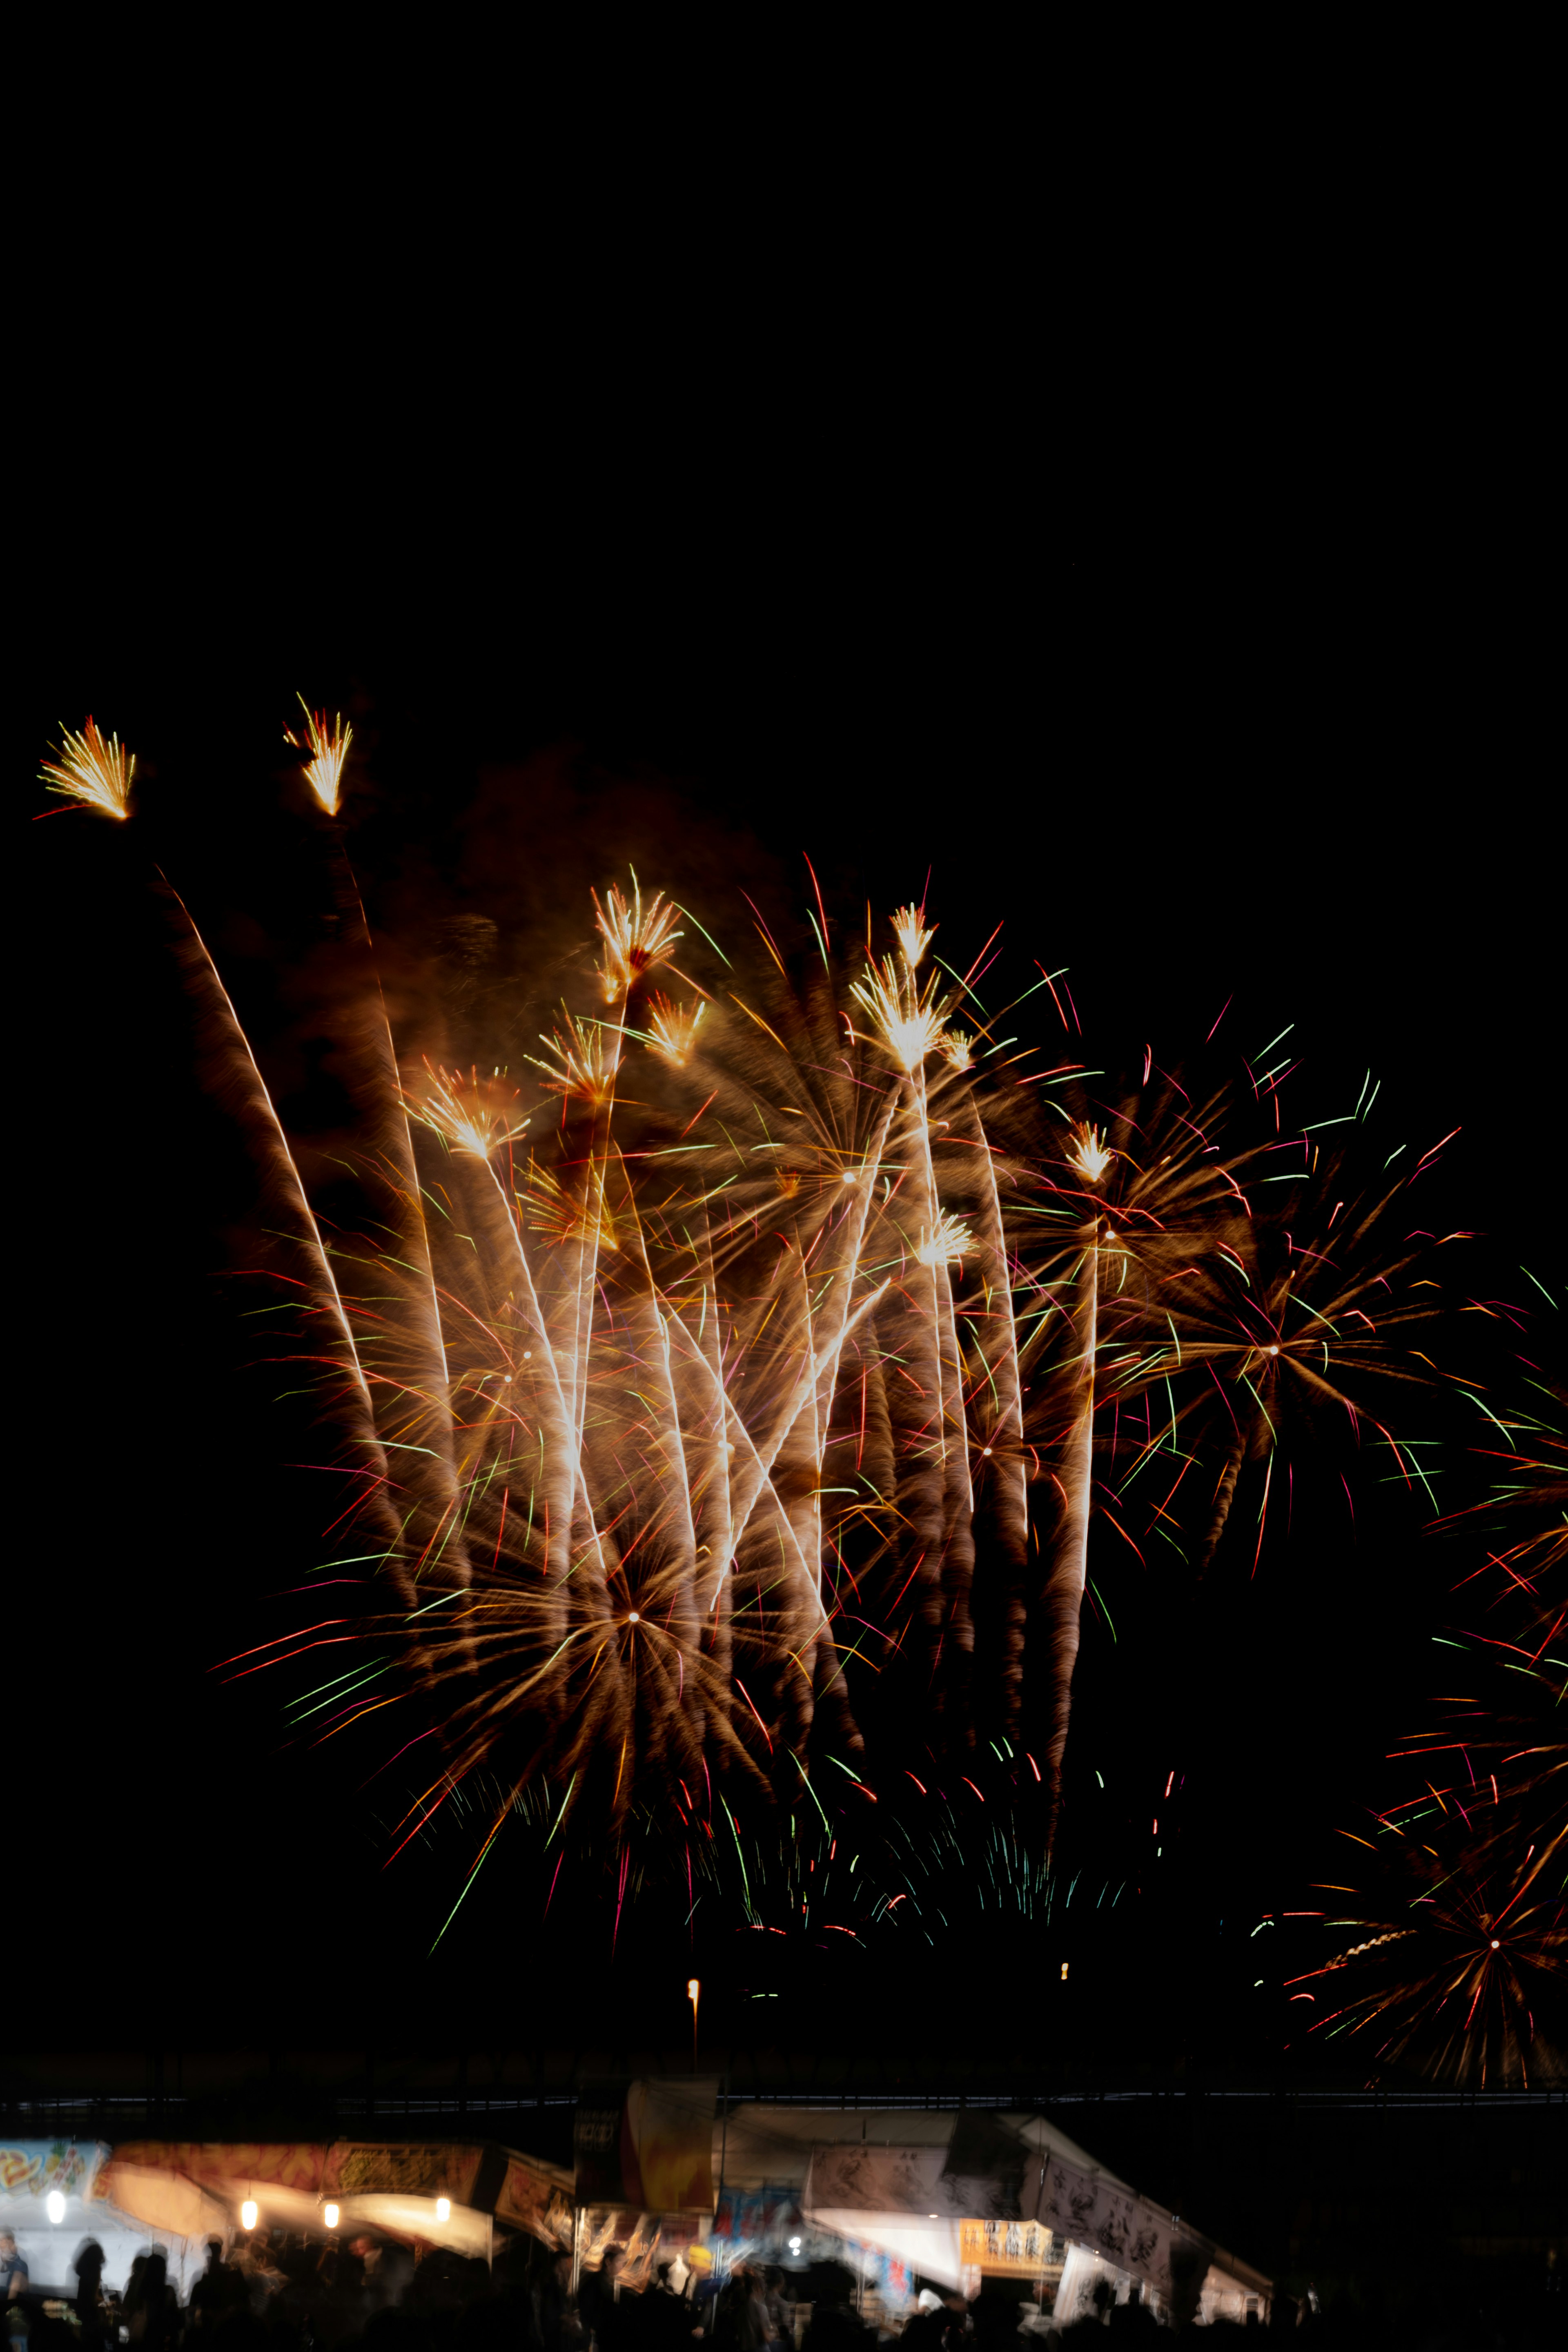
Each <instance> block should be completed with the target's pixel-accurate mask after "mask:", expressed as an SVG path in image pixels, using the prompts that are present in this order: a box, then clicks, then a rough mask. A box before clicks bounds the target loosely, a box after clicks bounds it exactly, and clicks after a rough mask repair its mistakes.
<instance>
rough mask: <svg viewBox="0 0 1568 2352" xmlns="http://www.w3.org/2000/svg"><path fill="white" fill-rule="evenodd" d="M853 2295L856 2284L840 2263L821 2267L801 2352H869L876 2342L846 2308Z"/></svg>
mask: <svg viewBox="0 0 1568 2352" xmlns="http://www.w3.org/2000/svg"><path fill="white" fill-rule="evenodd" d="M854 2292H855V2281H854V2279H853V2277H852V2276H851V2275H850V2273H849V2272H848V2271H847V2269H846V2268H845V2266H844V2264H843V2263H823V2265H822V2269H821V2273H820V2284H819V2285H818V2286H817V2290H816V2302H815V2304H814V2305H812V2311H811V2324H810V2326H808V2327H807V2329H806V2331H805V2336H804V2337H803V2339H802V2343H801V2352H868V2347H869V2346H870V2345H871V2344H872V2343H873V2342H874V2341H875V2338H874V2337H873V2336H872V2334H871V2331H870V2329H869V2328H868V2326H867V2325H866V2323H865V2321H864V2320H863V2319H861V2318H860V2317H859V2316H858V2314H856V2313H855V2312H853V2311H851V2310H850V2308H849V2298H850V2296H851V2295H852V2294H854Z"/></svg>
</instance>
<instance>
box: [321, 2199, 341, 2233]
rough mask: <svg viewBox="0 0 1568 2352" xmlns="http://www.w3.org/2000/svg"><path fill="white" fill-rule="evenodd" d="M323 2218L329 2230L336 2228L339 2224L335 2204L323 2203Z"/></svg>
mask: <svg viewBox="0 0 1568 2352" xmlns="http://www.w3.org/2000/svg"><path fill="white" fill-rule="evenodd" d="M321 2219H322V2221H324V2222H325V2223H326V2225H327V2227H328V2229H329V2230H335V2229H336V2228H337V2226H338V2209H337V2207H336V2206H335V2205H323V2206H322V2208H321Z"/></svg>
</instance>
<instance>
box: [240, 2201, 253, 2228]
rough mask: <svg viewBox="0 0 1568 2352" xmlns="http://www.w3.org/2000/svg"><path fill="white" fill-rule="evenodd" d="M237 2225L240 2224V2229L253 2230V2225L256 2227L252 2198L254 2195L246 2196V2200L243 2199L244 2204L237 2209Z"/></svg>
mask: <svg viewBox="0 0 1568 2352" xmlns="http://www.w3.org/2000/svg"><path fill="white" fill-rule="evenodd" d="M239 2226H240V2228H241V2229H242V2230H254V2229H255V2227H256V2200H255V2198H254V2197H247V2199H246V2200H245V2202H244V2204H243V2205H242V2206H241V2207H240V2209H239Z"/></svg>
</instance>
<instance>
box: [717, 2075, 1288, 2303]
mask: <svg viewBox="0 0 1568 2352" xmlns="http://www.w3.org/2000/svg"><path fill="white" fill-rule="evenodd" d="M714 2168H715V2171H716V2172H717V2173H718V2174H719V2176H720V2179H721V2183H722V2187H721V2195H720V2211H721V2214H722V2212H723V2210H724V2207H725V2201H726V2199H727V2198H729V2197H732V2196H734V2195H735V2194H736V2193H737V2192H744V2193H747V2194H750V2195H751V2196H752V2197H757V2198H762V2199H763V2200H770V2199H771V2200H773V2203H774V2205H775V2206H776V2207H777V2208H778V2209H779V2210H783V2209H784V2205H785V2204H786V2202H787V2200H791V2199H793V2200H795V2207H796V2209H797V2210H798V2212H799V2216H800V2225H799V2228H798V2230H797V2231H795V2233H794V2235H793V2236H792V2238H791V2239H789V2240H787V2241H785V2244H786V2245H787V2247H788V2249H789V2251H788V2252H784V2250H783V2249H782V2248H781V2249H779V2250H778V2251H774V2250H773V2248H770V2249H769V2252H768V2258H769V2259H784V2260H786V2261H787V2260H789V2259H790V2258H791V2257H792V2256H793V2257H794V2258H795V2260H800V2259H803V2258H809V2257H810V2255H811V2254H813V2253H815V2252H817V2251H819V2250H820V2248H821V2245H822V2242H823V2241H824V2240H836V2241H837V2242H838V2243H839V2245H840V2246H841V2247H842V2249H843V2251H844V2253H845V2254H846V2256H847V2259H848V2260H849V2262H850V2264H851V2267H853V2268H855V2269H856V2270H857V2271H858V2273H859V2274H860V2276H861V2277H862V2279H863V2280H865V2282H866V2283H867V2284H868V2286H872V2287H875V2288H877V2289H879V2291H880V2292H881V2294H882V2295H883V2297H884V2300H887V2301H890V2302H894V2303H896V2302H897V2301H898V2299H899V2297H900V2290H901V2292H902V2293H903V2294H904V2295H906V2296H907V2294H909V2293H910V2292H911V2291H912V2288H913V2285H914V2284H915V2283H916V2282H917V2281H929V2282H931V2283H932V2284H938V2285H941V2286H946V2287H950V2288H953V2289H958V2290H962V2291H963V2292H965V2293H970V2292H973V2290H974V2289H975V2288H976V2287H977V2286H978V2285H980V2284H982V2282H983V2281H984V2279H985V2278H987V2277H992V2278H994V2277H1002V2276H1005V2277H1011V2278H1013V2279H1015V2280H1019V2281H1025V2282H1027V2281H1030V2280H1032V2281H1034V2282H1035V2283H1036V2288H1037V2294H1038V2296H1039V2298H1040V2302H1041V2307H1042V2309H1043V2310H1049V2309H1051V2308H1052V2306H1053V2300H1054V2308H1055V2313H1056V2316H1057V2317H1058V2319H1065V2318H1067V2317H1069V2316H1072V2315H1074V2314H1075V2313H1076V2312H1078V2311H1079V2310H1080V2309H1084V2308H1088V2307H1089V2304H1090V2302H1091V2301H1092V2298H1093V2294H1094V2291H1095V2288H1096V2286H1097V2285H1098V2284H1100V2282H1101V2281H1105V2282H1108V2283H1109V2290H1110V2294H1112V2295H1113V2296H1114V2297H1115V2299H1116V2300H1118V2301H1126V2300H1127V2299H1128V2298H1129V2297H1130V2296H1131V2299H1133V2300H1145V2301H1147V2302H1149V2303H1151V2304H1152V2305H1156V2306H1162V2307H1165V2308H1169V2306H1170V2305H1171V2304H1172V2302H1173V2300H1175V2299H1179V2298H1180V2297H1181V2296H1182V2295H1183V2294H1184V2293H1185V2294H1186V2297H1187V2299H1188V2300H1189V2301H1190V2300H1193V2299H1194V2297H1195V2299H1196V2301H1197V2304H1198V2307H1199V2309H1200V2311H1201V2313H1202V2315H1204V2316H1205V2317H1215V2316H1220V2315H1225V2316H1227V2317H1228V2316H1236V2317H1244V2316H1245V2315H1246V2314H1247V2311H1249V2310H1253V2311H1257V2312H1258V2314H1259V2315H1262V2316H1265V2317H1266V2316H1267V2314H1268V2303H1269V2298H1270V2296H1271V2294H1272V2288H1271V2284H1270V2282H1269V2281H1268V2279H1267V2278H1265V2277H1264V2276H1263V2275H1262V2273H1259V2272H1258V2271H1255V2270H1253V2269H1252V2268H1251V2267H1250V2266H1249V2265H1248V2264H1247V2263H1242V2262H1240V2261H1238V2260H1237V2257H1236V2256H1235V2255H1233V2254H1230V2253H1228V2252H1226V2251H1225V2249H1224V2248H1222V2247H1219V2246H1216V2245H1215V2244H1214V2243H1213V2242H1211V2241H1210V2240H1209V2239H1207V2238H1205V2237H1204V2236H1202V2235H1201V2233H1200V2232H1199V2231H1196V2230H1194V2229H1193V2228H1192V2226H1191V2225H1190V2224H1189V2223H1188V2222H1186V2221H1184V2220H1182V2219H1180V2218H1178V2217H1177V2216H1174V2215H1173V2214H1171V2213H1169V2212H1166V2211H1163V2210H1161V2209H1159V2208H1158V2207H1156V2206H1155V2205H1154V2204H1152V2202H1151V2200H1149V2199H1147V2198H1145V2197H1142V2196H1141V2195H1140V2194H1139V2192H1138V2191H1137V2190H1136V2189H1133V2188H1132V2187H1131V2185H1130V2184H1129V2183H1128V2182H1126V2181H1124V2180H1121V2179H1119V2178H1118V2177H1117V2175H1116V2174H1114V2173H1112V2172H1110V2171H1109V2170H1108V2169H1107V2168H1105V2167H1104V2166H1103V2165H1101V2164H1100V2163H1098V2162H1097V2161H1096V2159H1095V2158H1093V2157H1092V2156H1090V2155H1089V2152H1088V2151H1087V2150H1086V2149H1084V2148H1081V2147H1079V2146H1078V2145H1077V2143H1076V2142H1075V2141H1073V2140H1071V2139H1069V2138H1068V2136H1067V2134H1066V2133H1065V2132H1063V2131H1061V2130H1060V2129H1059V2128H1058V2126H1056V2125H1055V2124H1053V2123H1050V2122H1048V2121H1047V2119H1046V2118H1045V2117H1043V2116H1026V2115H1004V2114H997V2113H994V2112H988V2111H984V2110H974V2109H966V2110H963V2111H961V2112H960V2113H959V2114H958V2115H957V2116H954V2115H952V2113H948V2114H940V2113H932V2112H931V2111H928V2110H919V2109H915V2110H911V2109H895V2110H892V2111H884V2112H879V2113H868V2112H858V2113H857V2112H853V2111H848V2110H842V2109H828V2110H824V2109H821V2108H809V2107H783V2106H764V2105H748V2106H744V2107H741V2108H738V2109H737V2110H736V2111H735V2113H734V2114H732V2115H731V2116H727V2117H725V2118H723V2119H722V2120H721V2124H720V2126H718V2128H717V2129H716V2131H715V2135H714ZM715 2228H716V2230H717V2223H716V2224H715ZM795 2237H798V2239H799V2245H798V2247H796V2245H795Z"/></svg>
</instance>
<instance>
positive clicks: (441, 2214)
mask: <svg viewBox="0 0 1568 2352" xmlns="http://www.w3.org/2000/svg"><path fill="white" fill-rule="evenodd" d="M451 2218H452V2200H451V2199H450V2198H449V2197H437V2200H436V2219H437V2221H450V2220H451Z"/></svg>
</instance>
